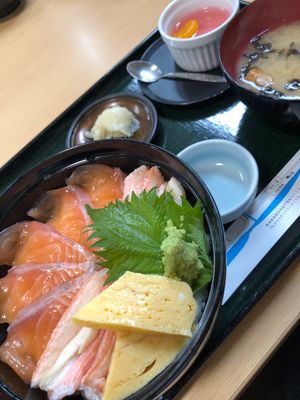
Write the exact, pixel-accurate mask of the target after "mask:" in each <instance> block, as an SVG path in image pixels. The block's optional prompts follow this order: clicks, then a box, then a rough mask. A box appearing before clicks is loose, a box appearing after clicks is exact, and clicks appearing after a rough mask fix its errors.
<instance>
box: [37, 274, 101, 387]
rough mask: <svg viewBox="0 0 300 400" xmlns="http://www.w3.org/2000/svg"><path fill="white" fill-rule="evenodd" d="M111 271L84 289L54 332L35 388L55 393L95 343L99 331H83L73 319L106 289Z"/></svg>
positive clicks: (91, 280) (89, 280)
mask: <svg viewBox="0 0 300 400" xmlns="http://www.w3.org/2000/svg"><path fill="white" fill-rule="evenodd" d="M106 273H107V270H104V269H103V270H101V271H99V272H95V273H94V274H92V276H91V277H88V279H87V281H86V282H84V284H83V285H82V287H81V290H80V291H79V292H78V294H77V296H76V297H75V298H74V300H73V301H72V303H71V304H70V306H69V307H68V309H67V310H66V312H65V313H64V315H63V316H62V318H61V319H60V321H59V323H58V325H57V326H56V328H55V330H54V331H53V333H52V335H51V338H50V340H49V342H48V345H47V347H46V349H45V351H44V353H43V355H42V357H41V359H40V361H39V363H38V365H37V368H36V370H35V372H34V374H33V377H32V382H31V386H32V387H38V386H39V387H40V388H41V389H43V390H46V391H48V390H51V389H52V385H53V384H55V382H56V380H57V379H59V374H60V373H62V371H63V370H64V368H65V367H68V364H69V362H71V363H72V362H73V361H74V359H76V356H78V355H79V354H80V353H81V352H82V351H84V350H85V349H86V348H87V346H88V345H89V344H90V343H91V342H92V341H93V340H94V339H95V337H96V335H97V332H98V330H97V329H91V328H82V327H81V326H79V325H76V324H74V323H73V321H72V316H73V315H74V314H75V313H76V312H77V311H78V310H79V309H80V308H81V307H82V306H84V305H85V304H87V303H88V302H89V301H91V300H92V299H93V298H94V297H95V296H96V295H97V294H99V293H100V292H101V291H102V290H103V288H104V286H103V285H104V282H105V280H106V279H107V274H106Z"/></svg>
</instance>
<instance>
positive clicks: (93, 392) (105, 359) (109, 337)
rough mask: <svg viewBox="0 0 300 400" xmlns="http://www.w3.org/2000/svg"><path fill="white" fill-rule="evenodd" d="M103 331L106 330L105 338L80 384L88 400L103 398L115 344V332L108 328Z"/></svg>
mask: <svg viewBox="0 0 300 400" xmlns="http://www.w3.org/2000/svg"><path fill="white" fill-rule="evenodd" d="M102 332H104V333H103V338H102V340H101V342H100V344H99V347H98V350H97V354H96V357H95V359H94V362H93V364H92V365H91V367H90V369H89V370H88V371H87V373H86V374H85V376H84V377H83V380H82V383H81V386H80V389H81V390H82V391H83V393H84V398H85V399H87V400H94V399H98V398H99V399H101V397H102V395H103V392H104V386H105V383H106V379H107V375H108V370H109V366H110V361H111V357H112V353H113V349H114V346H115V341H116V334H115V332H112V331H108V330H105V331H102Z"/></svg>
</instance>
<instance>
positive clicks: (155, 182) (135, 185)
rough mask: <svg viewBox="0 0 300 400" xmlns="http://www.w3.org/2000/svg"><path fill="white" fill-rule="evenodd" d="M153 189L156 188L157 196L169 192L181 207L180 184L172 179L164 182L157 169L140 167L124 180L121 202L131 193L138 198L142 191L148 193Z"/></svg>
mask: <svg viewBox="0 0 300 400" xmlns="http://www.w3.org/2000/svg"><path fill="white" fill-rule="evenodd" d="M154 187H156V188H157V190H156V193H157V196H161V195H162V193H163V192H164V191H166V192H169V193H170V194H171V195H172V196H173V199H174V201H175V202H176V203H177V204H179V205H181V204H182V201H181V197H182V196H185V191H184V189H183V187H182V185H181V183H180V182H179V181H178V180H177V179H176V178H174V177H172V178H171V179H170V180H169V181H165V179H164V177H163V176H162V174H161V172H160V171H159V169H158V168H157V167H156V166H154V167H150V168H149V167H147V166H146V165H141V166H140V167H139V168H136V169H135V170H134V171H132V172H131V173H130V174H129V175H128V176H127V177H126V178H125V180H124V191H123V200H125V199H126V197H128V198H129V200H130V197H131V194H132V192H134V193H135V194H136V195H137V196H139V195H140V194H141V193H142V192H143V191H146V192H149V191H150V190H151V189H153V188H154Z"/></svg>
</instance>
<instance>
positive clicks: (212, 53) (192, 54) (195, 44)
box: [158, 0, 239, 72]
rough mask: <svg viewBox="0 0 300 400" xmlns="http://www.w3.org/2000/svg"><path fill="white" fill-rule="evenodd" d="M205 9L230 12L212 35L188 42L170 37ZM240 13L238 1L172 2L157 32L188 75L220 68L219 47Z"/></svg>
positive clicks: (178, 0) (159, 23)
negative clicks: (188, 18) (186, 19)
mask: <svg viewBox="0 0 300 400" xmlns="http://www.w3.org/2000/svg"><path fill="white" fill-rule="evenodd" d="M203 7H221V8H224V9H226V10H228V11H229V12H230V15H229V17H228V18H227V19H226V21H225V22H223V23H222V24H221V25H219V26H218V27H217V28H215V29H213V30H212V31H210V32H208V33H205V34H203V35H199V36H195V37H192V38H189V39H179V38H175V37H173V36H171V34H170V32H171V30H172V27H174V26H175V25H176V23H177V22H178V21H179V20H180V19H181V18H183V17H184V16H186V15H191V14H192V13H193V12H195V11H197V10H199V8H203ZM238 9H239V0H173V1H172V2H171V3H170V4H169V5H168V6H167V7H166V8H165V9H164V10H163V12H162V13H161V15H160V17H159V21H158V30H159V32H160V34H161V37H162V40H163V41H164V42H165V44H166V45H167V47H168V49H169V50H170V52H171V54H172V56H173V58H174V60H175V62H176V64H178V65H179V67H181V68H182V69H184V70H186V71H194V72H197V71H198V72H201V71H207V70H210V69H213V68H215V67H217V66H218V65H219V63H220V61H219V44H220V40H221V37H222V35H223V32H224V30H225V28H226V27H227V25H228V24H229V22H230V21H231V20H232V19H233V17H234V16H235V14H236V13H237V11H238Z"/></svg>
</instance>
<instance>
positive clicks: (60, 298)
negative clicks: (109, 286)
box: [0, 277, 82, 383]
mask: <svg viewBox="0 0 300 400" xmlns="http://www.w3.org/2000/svg"><path fill="white" fill-rule="evenodd" d="M81 285H82V278H81V277H80V278H78V279H75V280H73V281H68V282H65V283H63V284H61V285H59V286H57V287H56V288H55V289H54V290H52V291H51V292H50V293H48V294H47V295H45V296H42V297H40V298H39V299H38V300H37V301H35V302H34V303H32V304H31V305H29V306H28V307H26V308H24V309H23V310H22V311H21V312H20V313H19V314H18V317H17V318H16V319H15V321H14V322H13V323H12V324H11V325H10V326H9V328H8V335H7V338H6V340H5V342H4V343H3V344H2V346H1V347H0V360H1V361H3V362H5V363H6V364H8V365H9V366H10V367H11V368H12V369H13V370H14V371H15V372H16V374H17V375H19V377H20V378H21V379H23V381H24V382H25V383H30V381H31V378H32V374H33V371H34V370H35V368H36V365H37V362H38V360H39V359H40V357H41V355H42V354H43V351H44V349H45V347H46V345H47V343H48V340H49V338H50V335H51V333H52V331H53V330H54V328H55V327H56V325H57V323H58V322H59V320H60V318H61V316H62V315H63V313H64V312H65V310H66V309H67V307H68V306H69V304H70V303H71V301H72V299H73V298H74V296H75V295H76V293H77V292H78V291H79V289H80V286H81Z"/></svg>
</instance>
